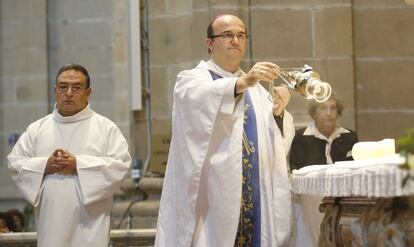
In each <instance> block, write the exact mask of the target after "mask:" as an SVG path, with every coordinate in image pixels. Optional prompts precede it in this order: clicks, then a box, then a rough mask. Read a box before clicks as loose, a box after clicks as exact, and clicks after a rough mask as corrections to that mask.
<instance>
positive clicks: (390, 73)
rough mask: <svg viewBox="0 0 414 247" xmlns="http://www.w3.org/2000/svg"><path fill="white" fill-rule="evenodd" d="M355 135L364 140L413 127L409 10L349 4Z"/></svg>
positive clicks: (384, 2)
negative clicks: (351, 18) (353, 52)
mask: <svg viewBox="0 0 414 247" xmlns="http://www.w3.org/2000/svg"><path fill="white" fill-rule="evenodd" d="M353 16H354V18H353V20H354V25H353V26H354V36H355V38H354V44H355V45H354V46H355V67H356V69H355V75H356V76H355V83H356V95H357V97H356V103H357V105H356V109H357V130H358V132H359V134H360V136H361V138H363V139H367V140H378V139H380V138H385V137H396V136H400V135H401V134H402V130H403V129H405V128H408V127H414V100H413V96H412V92H414V46H413V40H414V25H413V23H414V6H409V5H407V4H405V2H404V1H402V0H401V1H392V0H381V1H373V0H371V1H365V0H359V1H354V6H353Z"/></svg>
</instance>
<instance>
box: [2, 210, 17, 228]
mask: <svg viewBox="0 0 414 247" xmlns="http://www.w3.org/2000/svg"><path fill="white" fill-rule="evenodd" d="M0 219H3V220H4V221H6V224H7V228H9V231H11V232H15V231H16V225H15V224H14V221H13V218H12V217H11V216H10V215H8V214H7V213H4V212H0Z"/></svg>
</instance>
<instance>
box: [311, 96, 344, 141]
mask: <svg viewBox="0 0 414 247" xmlns="http://www.w3.org/2000/svg"><path fill="white" fill-rule="evenodd" d="M313 119H314V120H315V124H316V127H317V128H318V129H319V131H321V132H322V131H324V132H325V133H330V134H332V133H333V131H334V130H335V128H336V125H337V120H338V108H337V106H336V101H335V100H334V99H329V100H328V101H326V102H324V103H323V104H320V105H319V106H318V107H316V111H315V115H314V116H313Z"/></svg>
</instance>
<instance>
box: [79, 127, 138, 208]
mask: <svg viewBox="0 0 414 247" xmlns="http://www.w3.org/2000/svg"><path fill="white" fill-rule="evenodd" d="M107 135H108V136H107V138H105V142H106V144H105V146H106V148H105V150H104V151H103V156H93V155H87V154H79V155H76V164H77V173H78V176H77V188H78V190H79V191H78V192H79V194H80V199H81V201H82V203H83V204H84V205H86V204H90V203H92V202H96V201H99V200H102V199H105V198H108V197H111V196H112V195H113V192H114V191H115V189H116V188H117V186H118V185H119V183H120V181H121V180H122V179H123V178H124V176H125V175H126V174H127V172H128V170H129V167H130V165H131V156H130V154H129V152H128V144H127V142H126V140H125V138H124V137H123V135H122V134H121V131H120V130H119V129H118V127H116V126H115V125H114V124H111V127H110V129H109V133H107Z"/></svg>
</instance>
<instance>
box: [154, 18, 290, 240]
mask: <svg viewBox="0 0 414 247" xmlns="http://www.w3.org/2000/svg"><path fill="white" fill-rule="evenodd" d="M247 38H248V35H247V31H246V27H245V25H244V23H243V21H242V20H240V19H239V18H238V17H236V16H234V15H220V16H216V17H215V18H213V19H212V21H211V23H210V25H209V26H208V28H207V38H206V46H207V48H208V50H209V54H210V60H208V61H207V62H204V61H201V62H200V63H199V64H198V65H197V66H196V67H195V68H193V69H191V70H185V71H182V72H180V73H179V74H178V76H177V81H176V84H175V89H174V105H173V113H172V131H173V134H172V142H171V147H170V152H169V157H168V164H167V168H166V169H167V170H166V174H165V181H164V186H163V191H162V196H161V205H160V212H159V215H158V223H157V235H156V240H155V246H157V247H163V246H185V247H188V246H197V247H201V246H212V247H213V246H214V247H221V246H222V247H229V246H262V247H275V246H280V245H283V244H285V243H286V241H287V239H288V238H289V232H290V223H291V222H290V221H291V199H290V190H289V184H288V173H287V164H286V154H287V151H288V150H289V147H290V143H291V141H292V138H293V135H294V127H293V123H292V122H293V121H292V116H291V115H290V114H289V113H288V112H286V111H285V110H284V108H285V107H286V105H287V103H288V102H289V99H290V94H289V92H288V90H287V89H286V88H284V87H278V88H276V90H275V92H276V94H277V95H278V96H279V99H278V100H277V101H273V100H272V98H271V97H270V95H269V93H268V92H267V91H266V90H265V88H263V87H262V86H261V85H260V83H258V82H259V81H264V82H269V81H271V80H274V79H276V78H277V74H278V69H279V67H278V66H277V65H275V64H273V63H270V62H259V63H256V64H255V65H254V66H253V67H252V68H251V69H250V70H249V71H248V72H247V73H244V72H243V71H242V70H241V69H240V62H241V60H242V59H243V57H244V54H245V50H246V43H247V42H246V40H247Z"/></svg>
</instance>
